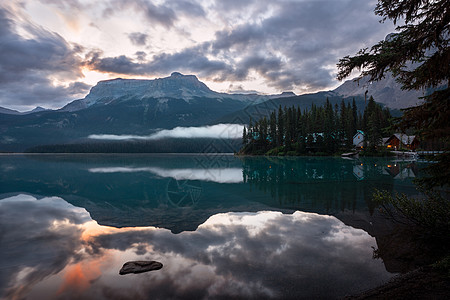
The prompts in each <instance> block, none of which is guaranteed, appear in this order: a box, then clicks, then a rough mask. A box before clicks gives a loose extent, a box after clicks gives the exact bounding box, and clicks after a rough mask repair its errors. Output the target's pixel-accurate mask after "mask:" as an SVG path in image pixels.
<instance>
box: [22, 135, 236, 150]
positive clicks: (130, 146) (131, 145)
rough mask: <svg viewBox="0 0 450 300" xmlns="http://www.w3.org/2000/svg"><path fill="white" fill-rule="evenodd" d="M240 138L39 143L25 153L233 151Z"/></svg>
mask: <svg viewBox="0 0 450 300" xmlns="http://www.w3.org/2000/svg"><path fill="white" fill-rule="evenodd" d="M241 145H242V144H241V140H240V139H234V140H232V139H208V138H198V139H182V138H180V139H161V140H157V141H107V142H83V143H81V142H80V143H76V144H75V143H74V144H54V145H40V146H35V147H32V148H29V149H27V150H26V151H25V152H27V153H234V152H236V151H238V150H239V148H240V147H241Z"/></svg>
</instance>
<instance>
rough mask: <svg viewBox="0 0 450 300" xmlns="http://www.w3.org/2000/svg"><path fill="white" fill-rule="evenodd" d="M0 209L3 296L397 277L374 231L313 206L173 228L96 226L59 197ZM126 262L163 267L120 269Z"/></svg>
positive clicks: (143, 294)
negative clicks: (376, 253)
mask: <svg viewBox="0 0 450 300" xmlns="http://www.w3.org/2000/svg"><path fill="white" fill-rule="evenodd" d="M0 214H1V216H0V228H1V229H2V234H1V238H0V239H1V244H2V247H1V249H0V255H1V257H2V261H3V263H2V267H1V268H0V294H1V295H3V297H5V298H7V299H19V298H25V297H26V298H29V299H54V298H64V299H124V298H125V299H169V298H181V299H182V298H185V299H203V298H216V297H217V298H218V297H222V298H223V297H225V298H230V297H234V298H247V299H248V298H294V299H295V298H309V297H312V296H314V297H318V298H320V297H326V298H338V297H342V296H344V295H345V294H348V293H351V292H356V291H358V290H361V289H365V288H368V287H372V286H374V285H376V284H380V283H382V282H383V281H386V280H387V279H388V278H390V277H391V275H390V274H389V273H388V272H387V271H386V270H385V268H384V266H383V263H382V262H381V261H380V260H374V259H372V250H373V249H372V247H376V243H375V240H374V238H372V237H370V236H369V235H368V234H367V233H365V232H364V231H363V230H360V229H354V228H352V227H349V226H346V225H344V224H343V223H342V222H340V221H339V220H337V219H336V218H334V217H331V216H321V215H318V214H313V213H304V212H299V211H297V212H295V213H293V214H291V215H285V214H282V213H280V212H273V211H262V212H256V213H245V212H241V213H222V214H217V215H213V216H211V217H210V218H209V219H208V220H207V221H206V222H205V223H203V224H201V225H200V226H199V227H198V228H197V230H196V231H194V232H183V233H180V234H177V235H174V234H172V233H171V232H170V231H169V230H166V229H161V228H155V227H141V228H113V227H106V226H100V225H98V224H97V223H96V222H95V221H93V220H92V219H91V218H90V216H89V214H88V213H87V211H86V210H85V209H83V208H78V207H75V206H73V205H71V204H69V203H67V202H66V201H65V200H63V199H62V198H58V197H44V198H41V199H37V198H35V197H33V196H29V195H23V194H21V195H17V196H12V197H8V198H5V199H3V200H0ZM5 245H7V247H5ZM129 260H157V261H160V262H162V263H163V264H164V268H163V269H161V270H159V271H154V272H150V273H144V274H138V275H127V276H120V275H119V274H118V271H119V269H120V267H121V266H122V264H123V263H124V262H126V261H129Z"/></svg>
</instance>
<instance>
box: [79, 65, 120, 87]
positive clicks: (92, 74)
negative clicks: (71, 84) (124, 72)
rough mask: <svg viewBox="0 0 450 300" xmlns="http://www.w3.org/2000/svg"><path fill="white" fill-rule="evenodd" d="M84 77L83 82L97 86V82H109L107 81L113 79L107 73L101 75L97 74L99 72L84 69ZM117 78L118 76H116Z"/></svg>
mask: <svg viewBox="0 0 450 300" xmlns="http://www.w3.org/2000/svg"><path fill="white" fill-rule="evenodd" d="M82 72H83V75H84V79H83V82H84V83H87V84H89V85H96V84H97V82H99V81H101V80H107V79H111V78H112V77H111V76H110V75H108V74H106V73H101V72H97V71H92V70H90V69H88V68H83V69H82ZM115 77H117V76H115Z"/></svg>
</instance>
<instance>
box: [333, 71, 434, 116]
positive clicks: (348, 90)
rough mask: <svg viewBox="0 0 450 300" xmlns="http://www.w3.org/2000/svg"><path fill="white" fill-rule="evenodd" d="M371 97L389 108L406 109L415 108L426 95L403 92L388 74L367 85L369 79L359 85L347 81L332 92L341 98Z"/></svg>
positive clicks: (420, 92) (414, 91)
mask: <svg viewBox="0 0 450 300" xmlns="http://www.w3.org/2000/svg"><path fill="white" fill-rule="evenodd" d="M366 91H368V92H367V95H368V96H372V97H373V98H374V99H375V100H376V101H377V102H379V103H382V104H384V105H386V106H387V107H389V108H395V109H400V108H407V107H411V106H416V105H418V104H420V103H421V102H422V100H421V99H419V97H423V96H424V95H426V91H417V90H412V91H405V90H402V89H401V85H400V84H399V83H398V82H397V81H396V80H395V78H394V77H393V76H392V74H391V73H390V72H388V73H386V77H385V78H384V79H382V80H380V81H375V82H372V83H369V77H367V76H366V77H363V78H362V79H361V80H360V81H359V83H358V82H356V81H354V80H347V81H345V82H344V83H343V84H342V85H340V86H339V87H338V88H336V89H335V90H333V92H335V93H337V94H338V95H341V96H343V97H352V96H364V93H365V92H366Z"/></svg>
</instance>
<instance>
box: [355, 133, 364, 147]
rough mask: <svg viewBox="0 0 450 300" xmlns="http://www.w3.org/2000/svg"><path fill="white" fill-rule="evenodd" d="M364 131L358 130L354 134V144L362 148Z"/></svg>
mask: <svg viewBox="0 0 450 300" xmlns="http://www.w3.org/2000/svg"><path fill="white" fill-rule="evenodd" d="M364 136H365V135H364V132H363V131H361V130H357V131H356V134H355V135H354V136H353V146H355V147H356V148H362V147H363V144H364Z"/></svg>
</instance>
